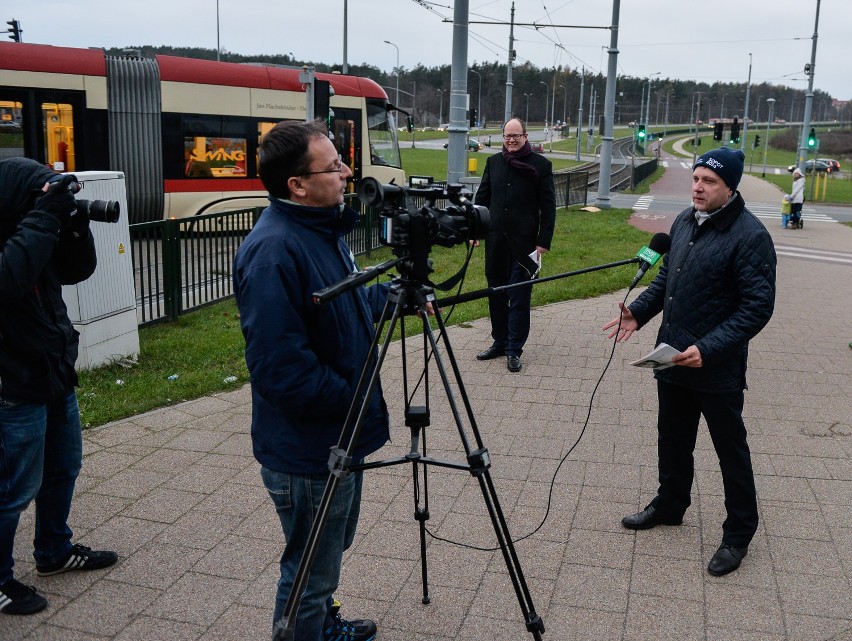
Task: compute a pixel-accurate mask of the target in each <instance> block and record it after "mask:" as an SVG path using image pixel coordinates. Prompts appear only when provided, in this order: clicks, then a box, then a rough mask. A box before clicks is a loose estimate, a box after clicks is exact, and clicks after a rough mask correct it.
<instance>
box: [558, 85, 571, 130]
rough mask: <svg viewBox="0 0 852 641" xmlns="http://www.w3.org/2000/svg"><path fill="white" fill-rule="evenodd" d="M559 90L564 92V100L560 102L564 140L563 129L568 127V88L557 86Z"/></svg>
mask: <svg viewBox="0 0 852 641" xmlns="http://www.w3.org/2000/svg"><path fill="white" fill-rule="evenodd" d="M559 88H560V89H562V90H564V92H565V93H564V96H565V99H564V100H563V102H562V137H563V138H565V137H566V136H565V128H566V127H567V126H568V87H567V86H565V85H559ZM569 133H570V132H569Z"/></svg>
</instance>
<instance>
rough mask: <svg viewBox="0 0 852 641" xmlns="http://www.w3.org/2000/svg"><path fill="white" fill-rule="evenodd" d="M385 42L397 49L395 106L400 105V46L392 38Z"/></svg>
mask: <svg viewBox="0 0 852 641" xmlns="http://www.w3.org/2000/svg"><path fill="white" fill-rule="evenodd" d="M385 44H386V45H390V46H391V47H393V48H394V49H396V104H395V105H394V106H396V107H399V47H397V46H396V45H395V44H394V43H392V42H391V41H390V40H385Z"/></svg>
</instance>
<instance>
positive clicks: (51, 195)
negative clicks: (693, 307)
mask: <svg viewBox="0 0 852 641" xmlns="http://www.w3.org/2000/svg"><path fill="white" fill-rule="evenodd" d="M33 209H37V210H39V211H46V212H47V213H49V214H53V215H54V216H56V218H57V220H59V224H60V225H64V224H66V223H67V222H68V219H69V218H70V217H71V213H72V212H74V211H76V210H77V200H76V199H75V198H74V194H72V193H71V192H70V191H68V190H67V189H63V190H61V191H56V192H53V191H52V190H51V191H49V192H47V193H45V194H44V195H43V196H39V197H38V198H37V199H36V201H35V203H34V204H33Z"/></svg>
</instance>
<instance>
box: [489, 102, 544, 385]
mask: <svg viewBox="0 0 852 641" xmlns="http://www.w3.org/2000/svg"><path fill="white" fill-rule="evenodd" d="M475 203H476V204H477V205H484V206H486V207H488V210H489V212H490V214H491V226H490V229H489V231H488V235H487V236H486V237H485V277H486V279H487V280H488V286H489V287H502V286H505V285H511V284H515V283H520V282H524V281H528V280H530V279H531V278H533V277H534V276H535V274H536V269H537V263H538V262H539V261H540V260H541V255H542V254H544V253H546V252H548V251H549V250H550V242H551V240H552V239H553V227H554V224H555V222H556V193H555V191H554V188H553V166H552V164H551V162H550V161H549V160H548V159H547V158H545V157H544V156H541V155H539V154H537V153H535V152H533V150H532V147H530V143H529V141H528V140H527V128H526V123H525V122H524V121H523V120H521V119H520V118H512V119H511V120H509V121H508V122H506V124H505V125H503V150H502V152H501V153H499V154H494V155H493V156H491V157H490V158H489V159H488V161H487V162H486V163H485V171H484V172H483V174H482V182H481V183H480V184H479V189H478V190H477V192H476V198H475ZM531 298H532V286H529V287H516V288H514V289H510V290H508V291H505V292H498V293H495V294H492V295H491V296H490V297H489V298H488V310H489V312H490V315H491V337H492V339H493V343H492V345H491V347H489V348H488V349H486V350H485V351H484V352H480V353H479V354H478V355H477V356H476V358H477V359H479V360H481V361H485V360H490V359H493V358H499V357H502V356H506V366H507V368H508V370H509V371H510V372H519V371H521V354H522V353H523V351H524V344H525V343H526V341H527V337H528V336H529V332H530V299H531Z"/></svg>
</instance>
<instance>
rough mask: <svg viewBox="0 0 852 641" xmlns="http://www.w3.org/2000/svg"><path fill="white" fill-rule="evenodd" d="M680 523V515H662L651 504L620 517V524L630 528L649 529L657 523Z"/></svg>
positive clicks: (681, 519)
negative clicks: (639, 510)
mask: <svg viewBox="0 0 852 641" xmlns="http://www.w3.org/2000/svg"><path fill="white" fill-rule="evenodd" d="M681 523H683V517H682V516H663V515H661V514H660V513H659V512H658V511H657V508H655V507H654V506H653V505H649V506H648V507H646V508H645V509H644V510H642V511H641V512H637V513H636V514H630V515H629V516H625V517H624V518H623V519H621V524H622V525H623V526H624V527H626V528H628V529H631V530H649V529H651V528H652V527H656V526H658V525H680V524H681Z"/></svg>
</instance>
